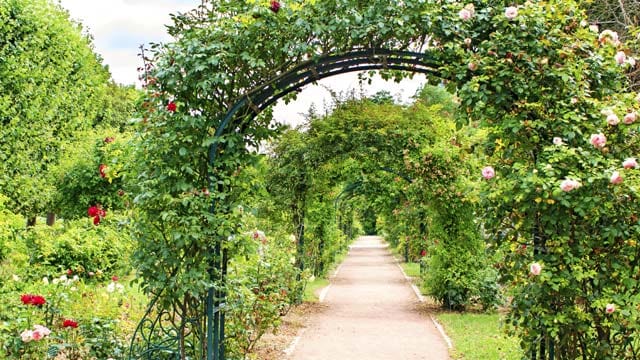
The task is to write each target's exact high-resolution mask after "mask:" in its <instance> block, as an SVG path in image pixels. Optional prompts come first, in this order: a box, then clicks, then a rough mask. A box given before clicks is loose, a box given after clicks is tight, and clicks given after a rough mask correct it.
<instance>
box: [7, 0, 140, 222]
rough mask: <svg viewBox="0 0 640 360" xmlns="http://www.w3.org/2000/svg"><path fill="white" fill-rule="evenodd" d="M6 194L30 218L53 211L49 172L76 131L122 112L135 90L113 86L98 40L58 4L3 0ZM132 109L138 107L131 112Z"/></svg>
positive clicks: (44, 0)
mask: <svg viewBox="0 0 640 360" xmlns="http://www.w3.org/2000/svg"><path fill="white" fill-rule="evenodd" d="M0 34H1V35H0V138H1V139H2V141H1V142H0V192H2V193H4V194H5V195H6V196H8V198H9V199H10V200H9V202H8V204H7V205H8V206H9V208H11V210H13V211H14V212H18V213H22V214H24V215H27V216H29V217H32V216H35V215H37V214H41V213H42V212H43V211H44V210H45V209H47V208H48V207H49V206H50V202H51V198H52V196H53V190H54V185H53V181H52V179H51V176H49V173H48V172H49V171H48V170H49V168H50V167H51V166H52V165H53V164H55V163H57V161H58V159H59V157H60V156H61V154H63V151H64V147H65V144H68V143H69V142H70V141H71V140H72V139H73V138H74V136H75V133H76V131H78V130H83V129H87V128H90V127H92V126H96V125H100V124H101V123H105V124H108V125H113V124H112V123H111V122H112V121H111V120H109V118H110V117H111V116H110V115H109V114H110V111H111V110H114V111H117V112H120V110H121V109H118V106H119V105H118V104H117V103H114V102H112V101H111V100H110V97H112V96H113V95H114V94H116V95H118V94H119V95H118V96H119V97H122V98H123V99H129V100H125V102H127V101H128V103H129V104H132V103H133V102H132V101H131V100H130V99H131V98H132V96H131V91H133V90H131V89H129V90H127V89H121V88H119V86H118V85H115V84H113V83H111V82H110V75H109V72H108V71H107V70H106V69H105V68H104V67H103V66H102V65H101V59H100V58H99V57H98V56H97V55H96V54H95V53H94V52H93V48H92V44H91V39H90V38H89V37H88V36H86V35H85V34H83V32H82V27H81V26H80V25H79V24H77V23H75V22H73V21H71V20H70V18H69V14H68V13H67V12H66V11H65V10H63V9H62V8H61V7H60V6H59V5H57V4H55V3H53V2H52V1H50V0H2V1H0ZM129 109H131V107H129Z"/></svg>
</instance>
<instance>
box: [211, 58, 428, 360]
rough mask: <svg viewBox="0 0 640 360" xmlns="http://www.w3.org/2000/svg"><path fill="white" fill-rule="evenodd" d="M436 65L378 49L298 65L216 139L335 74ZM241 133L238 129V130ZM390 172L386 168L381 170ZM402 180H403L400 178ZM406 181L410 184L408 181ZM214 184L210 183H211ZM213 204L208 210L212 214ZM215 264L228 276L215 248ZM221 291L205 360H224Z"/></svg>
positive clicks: (251, 99) (214, 151)
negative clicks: (282, 100) (286, 97)
mask: <svg viewBox="0 0 640 360" xmlns="http://www.w3.org/2000/svg"><path fill="white" fill-rule="evenodd" d="M438 67H439V64H438V63H437V62H436V61H434V60H433V58H432V56H430V54H429V53H423V52H412V51H405V50H389V49H381V48H370V49H357V50H353V51H350V52H347V53H344V54H339V55H324V56H320V57H317V58H315V59H312V60H309V61H306V62H304V63H301V64H299V65H297V66H295V67H293V68H292V69H290V70H288V71H287V72H286V73H283V74H281V75H279V76H277V77H275V78H274V79H272V80H270V81H267V82H266V83H264V84H262V85H260V86H258V87H256V88H254V89H253V90H251V91H249V92H248V93H247V94H245V95H244V96H242V97H241V98H239V99H238V101H237V102H236V103H235V104H234V105H233V106H231V107H230V108H229V111H228V112H227V113H226V114H225V116H224V118H223V119H222V121H221V122H220V124H219V126H218V127H217V128H216V131H215V135H214V137H215V138H220V137H222V136H224V135H225V134H226V133H229V132H231V131H237V129H238V127H242V126H243V125H242V124H248V123H250V122H251V121H252V120H253V119H254V118H255V117H256V116H258V115H259V114H260V113H261V112H262V111H264V110H265V109H267V108H268V107H269V106H271V105H273V104H274V103H275V102H277V101H278V100H279V99H281V98H283V97H285V96H287V95H288V94H290V93H292V92H294V91H298V90H299V89H301V88H302V87H304V86H306V85H309V84H311V83H314V82H317V81H319V80H321V79H324V78H328V77H332V76H335V75H340V74H345V73H350V72H357V71H370V70H399V71H406V72H410V73H422V74H431V75H438ZM240 131H241V129H240ZM219 150H220V149H219V142H217V141H214V142H213V143H212V144H211V145H210V147H209V162H210V166H211V168H214V166H215V162H216V159H217V155H218V152H219ZM383 170H386V171H389V170H388V169H383ZM403 178H405V177H404V176H403ZM405 180H407V181H409V182H411V180H410V179H408V178H405ZM212 181H213V180H212ZM215 208H216V205H215V203H214V204H212V208H211V211H212V212H214V211H215ZM215 258H216V259H218V260H217V261H216V263H214V264H211V266H212V270H214V269H215V271H212V273H214V272H216V273H219V274H222V276H223V278H222V279H216V280H219V281H221V282H223V283H224V282H225V279H224V276H225V274H226V273H227V259H226V254H224V252H223V251H221V246H220V245H217V246H216V248H215ZM225 295H226V294H225V293H224V291H223V290H222V291H219V290H218V291H216V290H214V289H210V290H209V292H208V296H207V302H206V304H207V309H206V316H207V360H224V359H225V354H224V330H225V329H224V324H225V317H224V311H220V310H219V309H224V298H225Z"/></svg>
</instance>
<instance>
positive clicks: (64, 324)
mask: <svg viewBox="0 0 640 360" xmlns="http://www.w3.org/2000/svg"><path fill="white" fill-rule="evenodd" d="M62 327H65V328H69V327H70V328H74V329H75V328H77V327H78V322H77V321H73V320H71V319H65V320H64V321H63V322H62Z"/></svg>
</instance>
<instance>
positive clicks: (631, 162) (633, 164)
mask: <svg viewBox="0 0 640 360" xmlns="http://www.w3.org/2000/svg"><path fill="white" fill-rule="evenodd" d="M622 166H623V167H624V168H625V169H635V168H637V167H638V162H637V161H636V158H628V159H625V160H624V161H623V162H622Z"/></svg>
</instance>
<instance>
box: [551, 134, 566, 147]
mask: <svg viewBox="0 0 640 360" xmlns="http://www.w3.org/2000/svg"><path fill="white" fill-rule="evenodd" d="M553 145H564V142H563V141H562V138H561V137H557V136H556V137H554V138H553Z"/></svg>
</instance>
